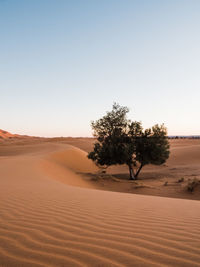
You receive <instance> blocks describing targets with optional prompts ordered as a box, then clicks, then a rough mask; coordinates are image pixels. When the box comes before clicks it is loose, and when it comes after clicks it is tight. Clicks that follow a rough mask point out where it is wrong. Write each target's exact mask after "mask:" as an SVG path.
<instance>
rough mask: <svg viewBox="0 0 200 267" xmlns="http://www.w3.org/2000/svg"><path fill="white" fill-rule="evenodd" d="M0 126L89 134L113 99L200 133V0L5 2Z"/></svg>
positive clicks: (144, 116) (176, 130) (0, 9)
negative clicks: (92, 122) (95, 121)
mask: <svg viewBox="0 0 200 267" xmlns="http://www.w3.org/2000/svg"><path fill="white" fill-rule="evenodd" d="M0 100H1V101H0V129H4V130H7V131H10V132H12V133H19V134H29V135H37V136H91V128H90V121H91V120H96V119H98V118H99V117H101V116H102V115H104V113H105V112H106V111H107V110H110V109H111V107H112V104H113V102H114V101H116V102H118V103H119V104H121V105H125V106H128V107H129V108H130V110H131V111H130V114H129V118H131V119H132V120H139V121H142V122H143V125H144V127H150V126H152V125H153V124H155V123H165V125H166V126H167V128H168V133H169V134H170V135H177V134H181V135H190V134H200V1H199V0H196V1H194V0H187V1H186V0H146V1H145V0H135V1H134V0H130V1H128V0H120V1H119V0H101V1H98V0H90V1H88V0H65V1H64V0H63V1H62V0H54V1H53V0H24V1H21V0H17V1H16V0H0Z"/></svg>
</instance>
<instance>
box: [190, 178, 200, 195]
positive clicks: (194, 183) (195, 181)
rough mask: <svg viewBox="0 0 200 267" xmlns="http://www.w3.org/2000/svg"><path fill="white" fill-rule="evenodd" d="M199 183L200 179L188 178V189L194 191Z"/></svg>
mask: <svg viewBox="0 0 200 267" xmlns="http://www.w3.org/2000/svg"><path fill="white" fill-rule="evenodd" d="M198 185H200V180H198V179H197V178H194V179H192V180H188V184H187V190H188V191H189V192H191V193H192V192H193V191H194V189H195V188H196V187H197V186H198Z"/></svg>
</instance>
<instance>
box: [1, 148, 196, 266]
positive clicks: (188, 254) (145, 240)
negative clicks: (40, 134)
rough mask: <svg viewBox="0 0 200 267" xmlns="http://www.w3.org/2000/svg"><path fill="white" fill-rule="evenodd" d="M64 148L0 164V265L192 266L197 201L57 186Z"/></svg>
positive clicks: (194, 257)
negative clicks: (48, 170)
mask: <svg viewBox="0 0 200 267" xmlns="http://www.w3.org/2000/svg"><path fill="white" fill-rule="evenodd" d="M66 148H67V149H69V147H61V146H60V147H59V146H51V145H49V149H47V147H45V149H44V152H42V151H41V149H40V150H39V152H37V153H36V152H34V153H30V154H25V155H21V154H20V155H15V156H12V157H5V158H0V211H1V216H0V266H1V267H7V266H9V267H10V266H20V267H23V266H26V267H27V266H41V267H43V266H58V267H60V266H200V202H198V201H190V200H180V199H169V198H159V197H152V196H142V195H133V194H123V193H114V192H104V191H98V190H94V189H86V188H79V187H73V186H69V185H65V184H62V183H60V182H59V181H56V180H53V179H50V178H49V173H46V169H44V168H41V164H43V163H44V159H46V158H47V154H49V153H52V152H53V151H57V152H56V160H57V161H58V162H59V163H58V162H57V163H55V162H53V161H52V164H56V165H59V164H60V165H62V163H63V156H62V153H63V152H62V151H60V152H58V150H61V149H66ZM70 149H71V148H70ZM60 153H61V154H60ZM72 153H75V154H76V153H78V151H74V152H72ZM76 155H77V154H76ZM51 156H52V155H50V157H51ZM48 157H49V156H48ZM60 157H61V162H62V163H60ZM64 160H65V159H64ZM45 162H46V160H45ZM50 163H51V162H50V161H48V164H49V166H50ZM56 165H55V166H54V170H56V168H57V167H56ZM58 168H60V167H58ZM68 168H70V169H68V170H69V171H70V173H69V176H70V175H71V174H72V173H73V166H72V165H71V163H69V165H68ZM66 171H67V168H66ZM86 171H87V170H86ZM70 177H71V176H70ZM70 177H68V179H69V180H70V179H76V178H77V177H76V176H75V177H74V176H72V177H71V178H70ZM77 184H78V182H77Z"/></svg>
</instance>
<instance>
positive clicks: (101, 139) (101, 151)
mask: <svg viewBox="0 0 200 267" xmlns="http://www.w3.org/2000/svg"><path fill="white" fill-rule="evenodd" d="M128 112H129V109H128V108H127V107H123V106H120V105H119V104H117V103H114V104H113V108H112V110H111V111H109V112H107V113H106V115H105V116H103V117H102V118H100V119H99V120H97V121H92V123H91V126H92V129H93V135H94V137H96V139H97V141H96V142H95V144H94V148H93V151H91V152H90V153H89V154H88V158H89V159H92V160H93V161H94V162H95V163H96V164H97V165H100V166H106V167H108V166H111V165H115V164H126V165H127V166H128V167H129V173H130V179H137V177H138V175H139V173H140V171H141V169H142V168H143V167H144V166H145V165H147V164H155V165H160V164H163V163H164V162H165V161H166V160H167V159H168V157H169V142H168V138H167V129H166V127H165V126H164V125H163V124H162V125H160V126H159V125H158V124H157V125H155V126H153V127H152V128H149V129H145V130H144V129H143V127H142V124H141V122H137V121H134V122H132V121H131V120H129V119H128V118H127V113H128Z"/></svg>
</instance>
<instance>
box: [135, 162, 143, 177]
mask: <svg viewBox="0 0 200 267" xmlns="http://www.w3.org/2000/svg"><path fill="white" fill-rule="evenodd" d="M143 166H144V165H143V164H141V165H140V167H139V168H138V170H137V172H136V174H135V179H137V178H138V175H139V173H140V171H141V169H142V167H143Z"/></svg>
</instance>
